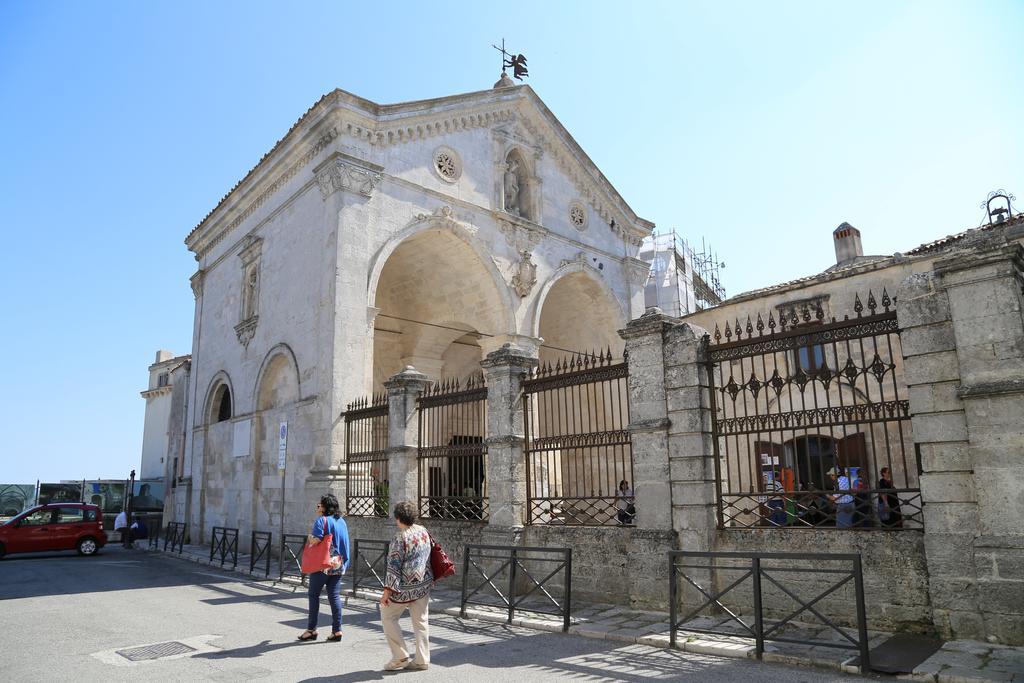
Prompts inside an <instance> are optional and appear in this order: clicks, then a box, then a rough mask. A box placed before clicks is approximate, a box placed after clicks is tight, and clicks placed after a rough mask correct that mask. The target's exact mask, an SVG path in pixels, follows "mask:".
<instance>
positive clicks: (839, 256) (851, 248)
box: [832, 222, 864, 266]
mask: <svg viewBox="0 0 1024 683" xmlns="http://www.w3.org/2000/svg"><path fill="white" fill-rule="evenodd" d="M832 238H833V239H834V240H835V245H836V265H837V266H841V265H843V264H844V263H849V262H850V261H852V260H854V259H855V258H857V257H858V256H863V255H864V247H862V246H861V244H860V230H858V229H857V228H855V227H853V226H852V225H850V224H849V223H845V222H844V223H842V224H841V225H840V226H839V227H838V228H836V229H835V231H834V232H833V233H832Z"/></svg>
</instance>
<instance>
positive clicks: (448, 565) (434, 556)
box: [430, 536, 455, 581]
mask: <svg viewBox="0 0 1024 683" xmlns="http://www.w3.org/2000/svg"><path fill="white" fill-rule="evenodd" d="M430 569H431V571H432V573H433V574H434V581H440V580H441V579H444V578H447V577H449V576H455V563H454V562H452V561H451V560H450V559H449V558H448V553H446V552H445V551H444V548H442V547H441V544H440V543H438V542H437V541H435V540H434V537H433V536H431V537H430Z"/></svg>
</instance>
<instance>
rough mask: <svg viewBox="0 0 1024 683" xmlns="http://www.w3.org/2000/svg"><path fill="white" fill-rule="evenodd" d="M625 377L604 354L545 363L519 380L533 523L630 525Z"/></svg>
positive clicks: (623, 365)
mask: <svg viewBox="0 0 1024 683" xmlns="http://www.w3.org/2000/svg"><path fill="white" fill-rule="evenodd" d="M628 379H629V366H628V365H627V363H626V361H618V362H617V361H615V359H613V358H612V353H611V350H610V349H609V350H607V351H603V352H601V353H600V354H595V353H582V354H577V355H575V356H572V357H571V358H568V359H565V360H564V361H561V360H560V361H557V362H556V363H555V364H554V365H552V364H551V363H550V362H548V363H544V364H543V365H541V366H540V367H539V368H538V369H537V373H536V375H535V376H534V377H532V378H530V379H527V380H524V381H523V410H524V417H525V427H526V491H527V496H528V511H529V523H530V524H551V525H582V526H591V525H594V526H600V525H610V526H611V525H621V526H627V525H632V524H633V518H634V516H635V515H636V507H635V504H634V500H633V497H632V486H633V450H632V440H631V438H630V434H629V430H628V429H627V427H628V426H629V396H628V391H627V382H628ZM622 481H625V482H626V486H625V491H623V492H621V493H620V483H621V482H622Z"/></svg>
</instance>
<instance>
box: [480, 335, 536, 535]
mask: <svg viewBox="0 0 1024 683" xmlns="http://www.w3.org/2000/svg"><path fill="white" fill-rule="evenodd" d="M480 367H481V368H483V371H484V381H485V383H486V384H487V439H486V443H487V496H488V509H489V510H490V515H489V522H490V525H491V526H492V527H522V526H523V525H524V524H525V522H526V457H525V453H524V440H525V438H526V435H525V432H526V429H525V425H524V422H523V420H524V415H523V396H522V380H523V379H524V378H526V377H527V376H529V373H530V372H531V371H532V370H533V369H534V368H535V367H537V356H536V355H535V354H533V353H530V352H527V351H524V350H522V349H518V348H516V347H514V346H512V345H511V344H505V345H504V346H502V347H501V348H500V349H498V350H496V351H492V352H491V353H489V354H487V357H486V358H484V360H483V361H481V363H480Z"/></svg>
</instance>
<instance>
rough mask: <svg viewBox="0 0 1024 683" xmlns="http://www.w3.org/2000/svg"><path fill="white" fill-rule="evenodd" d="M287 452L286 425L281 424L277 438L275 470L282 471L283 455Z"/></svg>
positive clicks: (284, 423) (285, 423)
mask: <svg viewBox="0 0 1024 683" xmlns="http://www.w3.org/2000/svg"><path fill="white" fill-rule="evenodd" d="M287 452H288V423H287V422H282V423H281V428H280V430H278V437H277V469H279V470H283V469H284V463H285V454H286V453H287Z"/></svg>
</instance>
